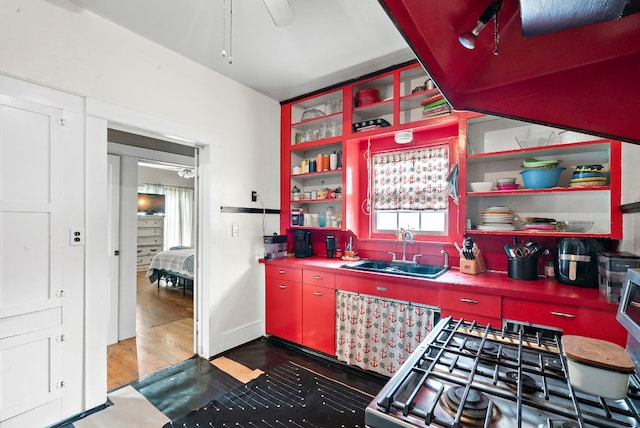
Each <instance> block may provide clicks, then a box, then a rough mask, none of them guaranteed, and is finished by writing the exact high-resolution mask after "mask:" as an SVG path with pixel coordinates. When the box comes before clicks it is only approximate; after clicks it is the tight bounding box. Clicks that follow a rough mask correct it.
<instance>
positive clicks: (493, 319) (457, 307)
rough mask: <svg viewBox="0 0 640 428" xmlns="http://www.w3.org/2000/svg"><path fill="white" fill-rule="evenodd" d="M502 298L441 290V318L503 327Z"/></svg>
mask: <svg viewBox="0 0 640 428" xmlns="http://www.w3.org/2000/svg"><path fill="white" fill-rule="evenodd" d="M500 299H501V297H500V296H496V295H489V294H479V293H475V292H469V291H458V290H441V291H440V307H441V310H440V316H441V317H442V318H444V317H448V316H452V317H453V318H454V319H458V318H464V320H465V321H476V322H477V323H479V324H482V325H486V324H491V327H494V328H501V327H502V315H501V312H500V310H501V305H500Z"/></svg>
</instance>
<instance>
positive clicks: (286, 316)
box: [265, 277, 302, 344]
mask: <svg viewBox="0 0 640 428" xmlns="http://www.w3.org/2000/svg"><path fill="white" fill-rule="evenodd" d="M265 299H266V302H265V303H266V311H265V322H266V332H267V334H271V335H273V336H276V337H280V338H282V339H285V340H289V341H291V342H295V343H299V344H302V323H301V322H300V320H301V319H302V284H301V283H299V282H293V281H286V280H282V279H279V278H269V277H267V279H266V292H265Z"/></svg>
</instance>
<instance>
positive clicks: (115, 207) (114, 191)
mask: <svg viewBox="0 0 640 428" xmlns="http://www.w3.org/2000/svg"><path fill="white" fill-rule="evenodd" d="M107 175H108V183H109V191H108V202H107V204H108V212H109V242H108V250H107V251H108V256H109V272H108V275H109V276H108V278H107V283H108V289H109V300H108V304H109V309H108V314H109V323H108V332H107V344H109V345H111V344H113V343H116V342H118V287H119V280H118V277H119V271H120V156H115V155H108V166H107Z"/></svg>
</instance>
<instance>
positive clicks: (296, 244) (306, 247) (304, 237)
mask: <svg viewBox="0 0 640 428" xmlns="http://www.w3.org/2000/svg"><path fill="white" fill-rule="evenodd" d="M293 254H294V255H295V256H296V257H298V258H301V257H311V256H312V255H313V250H312V248H311V232H310V231H308V230H296V231H294V232H293Z"/></svg>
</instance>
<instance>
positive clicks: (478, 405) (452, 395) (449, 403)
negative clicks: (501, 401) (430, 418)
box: [442, 386, 499, 425]
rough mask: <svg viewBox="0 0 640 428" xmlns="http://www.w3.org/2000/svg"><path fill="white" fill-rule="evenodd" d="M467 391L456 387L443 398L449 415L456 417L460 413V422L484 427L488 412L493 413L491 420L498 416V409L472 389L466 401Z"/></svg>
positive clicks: (484, 396) (483, 395)
mask: <svg viewBox="0 0 640 428" xmlns="http://www.w3.org/2000/svg"><path fill="white" fill-rule="evenodd" d="M465 391H466V388H465V387H463V386H456V387H453V388H449V389H448V390H447V392H446V393H445V394H444V395H443V396H442V402H443V404H444V406H443V408H444V409H445V410H446V411H447V413H449V414H450V415H451V416H454V417H455V416H457V414H458V413H460V420H461V421H462V422H464V423H468V424H472V425H483V424H484V423H485V421H486V420H487V418H488V412H491V416H490V419H491V420H493V419H495V418H496V417H497V416H498V412H499V410H498V407H496V406H495V405H494V404H493V403H492V402H491V400H490V399H489V398H488V397H487V396H486V395H485V394H483V393H482V392H480V391H477V390H475V389H473V388H470V389H469V392H468V394H467V397H466V399H465V397H464V394H465ZM461 403H462V404H461ZM461 405H462V411H460V406H461Z"/></svg>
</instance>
